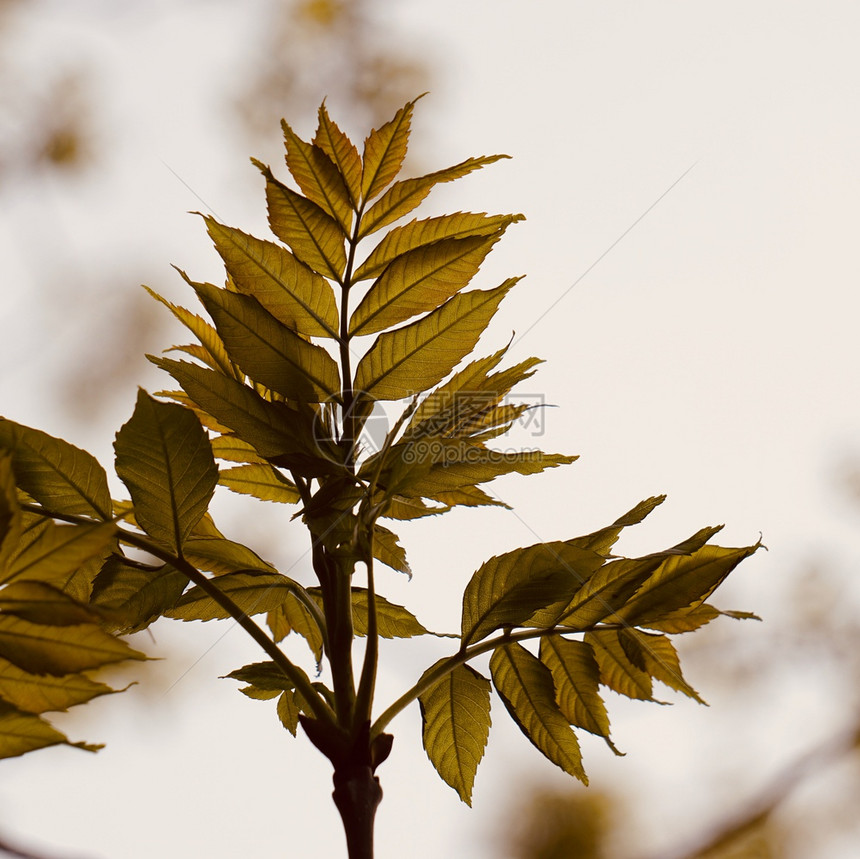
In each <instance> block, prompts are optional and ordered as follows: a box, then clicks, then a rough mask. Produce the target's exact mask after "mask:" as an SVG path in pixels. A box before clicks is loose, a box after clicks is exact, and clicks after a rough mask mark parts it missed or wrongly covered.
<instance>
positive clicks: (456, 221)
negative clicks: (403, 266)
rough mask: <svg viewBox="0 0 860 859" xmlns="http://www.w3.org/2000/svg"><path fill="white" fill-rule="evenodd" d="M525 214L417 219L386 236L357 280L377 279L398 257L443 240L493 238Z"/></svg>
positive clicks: (455, 215) (364, 265)
mask: <svg viewBox="0 0 860 859" xmlns="http://www.w3.org/2000/svg"><path fill="white" fill-rule="evenodd" d="M522 220H525V218H524V217H523V216H522V215H485V214H483V213H481V214H473V213H472V212H456V213H455V214H453V215H442V216H441V217H438V218H424V219H423V220H420V221H418V220H413V221H410V222H409V223H408V224H404V225H403V226H402V227H395V228H394V229H393V230H390V231H389V232H388V233H386V234H385V237H384V238H383V239H382V241H381V242H380V243H379V244H378V245H377V246H376V247H375V248H374V249H373V250H372V251H371V253H370V255H369V256H368V257H367V259H366V260H365V261H364V262H363V263H362V264H361V265H360V266H359V267H358V269H357V270H356V272H355V274H354V275H353V281H354V282H358V281H361V280H367V279H368V278H371V277H377V276H379V275H380V274H382V272H383V271H384V270H385V267H386V266H387V265H388V264H389V263H390V262H392V261H393V260H394V259H395V258H397V257H399V256H401V255H403V254H405V253H407V252H409V251H412V250H415V249H416V248H420V247H422V246H425V245H429V244H431V243H433V242H440V241H442V240H443V239H465V238H469V237H470V236H489V235H492V234H493V233H496V232H499V231H502V230H504V229H505V228H506V227H507V226H509V225H510V224H512V223H515V222H516V221H522Z"/></svg>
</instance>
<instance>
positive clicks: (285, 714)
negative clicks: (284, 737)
mask: <svg viewBox="0 0 860 859" xmlns="http://www.w3.org/2000/svg"><path fill="white" fill-rule="evenodd" d="M278 718H279V719H280V720H281V724H282V725H283V726H284V727H285V728H286V729H287V730H288V731H289V732H290V733H291V734H292V735H293V736H294V737H295V736H296V729H297V728H298V727H299V708H298V707H297V706H296V693H295V692H292V691H285V692H281V697H280V698H278Z"/></svg>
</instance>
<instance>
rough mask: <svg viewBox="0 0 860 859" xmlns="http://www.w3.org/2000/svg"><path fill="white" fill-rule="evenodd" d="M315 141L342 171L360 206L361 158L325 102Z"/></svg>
mask: <svg viewBox="0 0 860 859" xmlns="http://www.w3.org/2000/svg"><path fill="white" fill-rule="evenodd" d="M314 143H315V144H316V145H317V146H319V148H320V149H322V151H323V152H325V154H326V155H328V157H329V158H330V159H331V160H332V163H333V164H334V165H335V167H337V169H338V170H339V171H340V175H341V177H342V178H343V183H344V185H345V186H346V189H347V191H348V192H349V196H350V200H351V202H352V205H353V206H355V207H358V204H359V203H360V201H361V158H360V157H359V155H358V150H357V149H356V148H355V146H354V145H353V143H352V141H351V140H350V139H349V138H348V137H347V136H346V135H345V134H344V133H343V132H342V131H341V130H340V128H338V126H337V124H336V123H335V122H334V121H333V120H332V119H331V118H330V117H329V115H328V111H327V110H326V109H325V105H324V104H321V105H320V109H319V125H318V127H317V132H316V134H315V135H314Z"/></svg>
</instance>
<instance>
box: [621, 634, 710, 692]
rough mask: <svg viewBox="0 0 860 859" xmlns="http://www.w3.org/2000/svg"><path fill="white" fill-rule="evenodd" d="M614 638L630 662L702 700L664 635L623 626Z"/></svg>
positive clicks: (669, 685)
mask: <svg viewBox="0 0 860 859" xmlns="http://www.w3.org/2000/svg"><path fill="white" fill-rule="evenodd" d="M618 640H619V641H620V642H621V646H622V648H624V652H625V653H626V654H627V656H628V658H629V659H630V661H631V662H632V663H633V664H634V665H636V666H637V667H638V668H641V669H642V670H643V671H647V672H648V674H650V675H651V676H652V677H653V678H654V679H655V680H659V681H660V682H661V683H663V684H665V685H666V686H668V687H669V688H670V689H675V690H676V691H677V692H682V693H683V694H684V695H686V696H687V697H688V698H692V699H693V700H695V701H698V702H699V703H700V704H704V703H705V702H704V701H703V700H702V699H701V698H700V697H699V693H698V692H696V690H695V689H694V688H693V687H692V686H690V684H689V683H687V681H686V680H685V679H684V676H683V674H682V673H681V663H680V661H679V659H678V653H677V651H676V650H675V646H674V645H673V644H672V642H671V641H669V639H668V638H666V636H665V635H652V634H651V633H647V632H642V630H639V629H632V628H626V629H621V630H619V631H618Z"/></svg>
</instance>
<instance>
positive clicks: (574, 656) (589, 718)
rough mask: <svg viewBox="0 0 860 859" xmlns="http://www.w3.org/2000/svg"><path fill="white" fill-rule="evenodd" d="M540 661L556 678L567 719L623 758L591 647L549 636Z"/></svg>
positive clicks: (561, 708)
mask: <svg viewBox="0 0 860 859" xmlns="http://www.w3.org/2000/svg"><path fill="white" fill-rule="evenodd" d="M540 660H541V662H543V664H544V665H546V667H547V668H549V670H550V673H551V674H552V679H553V682H554V684H555V698H556V702H557V703H558V706H559V709H560V710H561V712H562V713H563V714H564V717H565V719H567V721H568V722H569V723H570V724H571V725H576V726H577V727H578V728H583V729H584V730H586V731H589V732H590V733H592V734H597V735H598V736H599V737H603V739H604V740H606V742H607V743H608V744H609V747H610V748H611V749H612V750H613V751H614V752H615V753H616V754H619V752H618V750H617V749H616V748H615V746H614V745H613V744H612V741H611V740H610V739H609V716H608V715H607V714H606V706H605V705H604V703H603V699H602V698H601V697H600V694H599V692H598V687H599V684H600V671H599V669H598V667H597V662H596V660H595V658H594V652H593V651H592V649H591V645H589V644H586V643H585V642H583V641H576V640H570V639H566V638H562V637H561V636H560V635H546V636H544V637H543V638H541V640H540Z"/></svg>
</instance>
